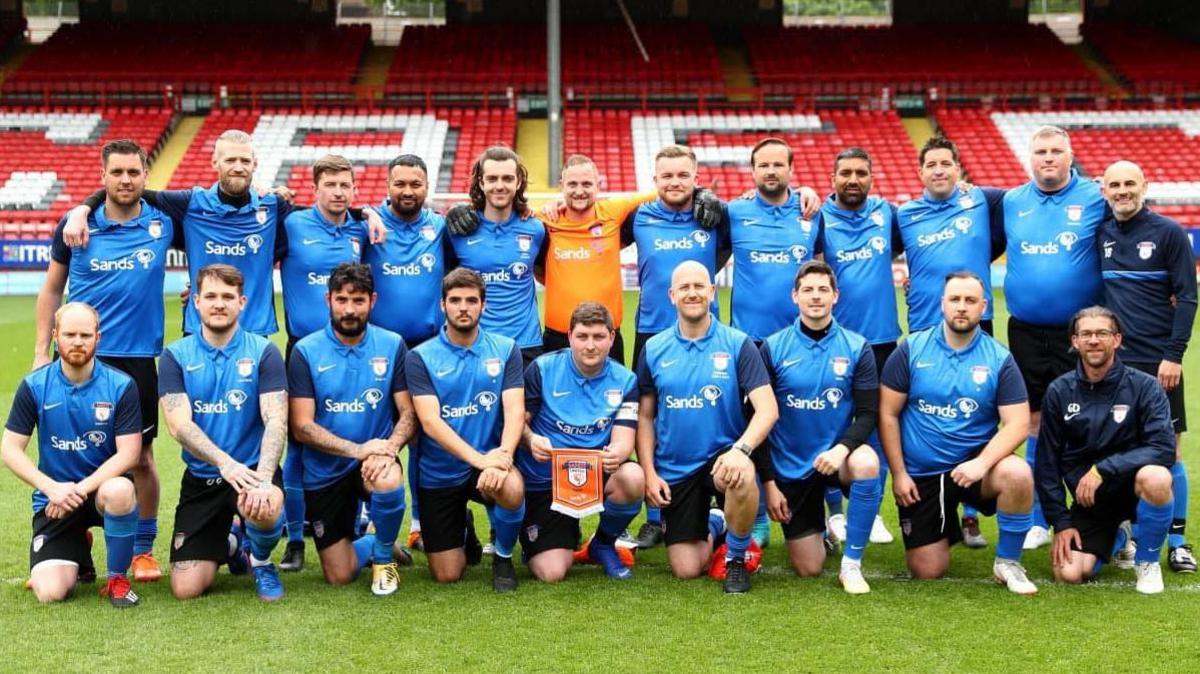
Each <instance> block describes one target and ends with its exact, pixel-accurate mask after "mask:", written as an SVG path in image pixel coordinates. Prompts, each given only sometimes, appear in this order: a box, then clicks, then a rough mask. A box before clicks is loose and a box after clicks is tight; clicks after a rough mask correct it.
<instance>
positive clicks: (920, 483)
mask: <svg viewBox="0 0 1200 674" xmlns="http://www.w3.org/2000/svg"><path fill="white" fill-rule="evenodd" d="M913 481H914V482H916V483H917V491H918V492H919V493H920V494H921V500H920V501H917V502H916V503H915V504H913V505H911V506H898V510H899V515H900V533H901V534H903V535H904V549H906V550H912V549H913V548H919V547H921V546H924V545H929V544H930V543H937V542H938V541H941V540H946V539H948V540H949V541H950V545H954V544H955V543H958V542H959V541H961V540H962V525H961V524H960V523H959V521H958V505H959V504H960V503H966V504H967V505H970V506H972V507H974V508H975V509H976V510H978V511H979V512H981V513H983V514H984V515H988V516H991V515H994V514H996V499H994V498H991V499H985V498H983V480H980V481H978V482H976V483H975V484H973V485H971V486H970V487H967V488H966V489H963V488H962V487H960V486H958V485H957V484H955V482H954V480H953V479H951V478H950V472H949V471H947V472H945V473H938V474H937V475H926V476H924V477H914V478H913Z"/></svg>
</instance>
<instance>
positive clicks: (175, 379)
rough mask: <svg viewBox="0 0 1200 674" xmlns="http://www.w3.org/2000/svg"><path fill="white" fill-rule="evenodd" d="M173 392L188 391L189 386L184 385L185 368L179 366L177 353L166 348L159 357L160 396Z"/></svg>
mask: <svg viewBox="0 0 1200 674" xmlns="http://www.w3.org/2000/svg"><path fill="white" fill-rule="evenodd" d="M172 393H187V387H185V386H184V385H183V368H181V367H179V361H177V360H175V354H173V353H171V350H170V349H165V350H164V351H163V353H162V357H160V358H159V359H158V397H159V398H161V397H163V396H165V395H170V394H172Z"/></svg>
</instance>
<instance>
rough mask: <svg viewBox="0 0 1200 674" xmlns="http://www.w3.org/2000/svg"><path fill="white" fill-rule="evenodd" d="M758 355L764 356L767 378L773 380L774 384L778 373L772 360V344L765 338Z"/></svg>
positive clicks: (772, 384) (772, 383)
mask: <svg viewBox="0 0 1200 674" xmlns="http://www.w3.org/2000/svg"><path fill="white" fill-rule="evenodd" d="M758 355H759V356H760V357H761V358H762V362H763V367H764V368H765V369H766V370H767V379H768V380H769V381H770V382H771V386H774V385H775V382H776V380H777V378H778V373H777V372H776V371H775V363H773V362H772V358H771V345H770V344H768V343H767V341H766V340H765V339H764V340H763V343H762V346H760V347H758Z"/></svg>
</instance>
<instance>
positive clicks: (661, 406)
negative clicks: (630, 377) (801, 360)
mask: <svg viewBox="0 0 1200 674" xmlns="http://www.w3.org/2000/svg"><path fill="white" fill-rule="evenodd" d="M715 292H716V289H715V288H714V287H713V283H712V278H711V277H710V276H709V273H708V268H707V267H706V266H705V265H704V264H702V263H700V262H696V261H694V260H689V261H686V262H683V263H680V264H679V265H678V266H677V267H675V270H674V271H673V272H672V274H671V286H670V288H669V290H668V293H667V294H668V297H669V299H670V301H671V304H672V305H674V307H675V313H676V321H675V325H674V326H673V327H670V328H668V329H666V330H664V331H662V332H660V333H658V334H657V335H655V336H653V337H651V338H650V339H649V340H647V342H646V347H645V349H644V350H643V351H642V352H641V354H640V357H639V358H638V363H637V375H638V389H639V391H640V393H641V399H640V403H639V408H638V431H637V453H638V462H639V463H640V464H641V465H642V469H643V470H644V471H645V473H646V500H647V501H649V503H650V505H652V506H654V507H656V508H662V514H663V522H664V524H665V525H666V544H667V562H668V563H669V564H670V566H671V573H672V574H674V575H675V576H676V577H677V578H697V577H699V576H700V575H702V574H703V573H704V571H705V568H706V567H708V566H709V564H710V557H712V560H711V562H712V563H713V564H715V565H716V567H717V568H718V569H719V568H720V567H722V566H723V567H724V570H725V573H724V574H723V575H724V582H725V592H728V593H744V592H748V591H749V590H750V575H749V571H748V570H747V568H746V560H745V553H746V550H747V548H748V546H749V544H750V530H751V528H752V527H753V525H754V515H755V512H756V511H757V509H758V498H759V491H758V482H757V480H756V479H755V472H754V464H753V462H752V461H751V459H750V455H751V454H752V453H753V452H754V449H755V448H756V447H758V445H759V444H760V443H762V441H763V440H764V439H765V438H766V437H767V433H769V432H770V430H771V427H772V426H773V425H774V424H775V420H776V419H778V418H779V408H778V406H777V404H776V402H775V395H774V393H773V392H772V390H771V385H770V379H769V377H768V376H767V372H766V368H765V367H763V362H762V357H761V356H760V355H759V352H758V349H756V348H755V347H754V342H753V340H751V339H750V338H749V337H748V336H747V335H746V334H745V333H744V332H741V331H739V330H736V329H734V328H731V327H728V326H726V325H723V324H722V323H720V322H718V321H717V320H716V319H715V318H714V317H713V315H712V312H711V311H710V310H709V307H710V305H711V303H712V300H713V296H714V294H715ZM747 397H748V398H749V400H750V404H751V406H752V407H753V408H754V414H753V416H751V417H750V419H748V420H747V419H746V417H745V414H744V407H743V400H745V399H746V398H747ZM722 494H723V495H724V511H723V512H722V511H720V510H716V509H713V510H712V511H710V510H709V505H710V503H711V501H712V499H713V498H714V497H717V496H719V495H722ZM722 534H726V535H725V541H726V547H727V552H726V554H724V555H715V556H714V555H712V550H713V547H714V545H715V540H714V539H716V538H719V537H720V536H721V535H722ZM717 575H721V574H720V573H719V572H718V573H717Z"/></svg>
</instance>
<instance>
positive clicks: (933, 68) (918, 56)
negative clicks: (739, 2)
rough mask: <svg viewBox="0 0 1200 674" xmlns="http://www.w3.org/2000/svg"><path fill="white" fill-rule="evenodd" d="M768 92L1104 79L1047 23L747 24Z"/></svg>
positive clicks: (1045, 89) (1083, 89)
mask: <svg viewBox="0 0 1200 674" xmlns="http://www.w3.org/2000/svg"><path fill="white" fill-rule="evenodd" d="M743 39H744V41H745V43H746V45H747V48H748V51H749V54H750V60H751V63H752V65H753V67H754V72H755V75H756V77H757V79H758V83H759V84H760V85H762V86H763V87H764V88H765V89H767V90H768V91H771V92H778V93H798V94H805V95H841V96H854V95H862V94H868V93H878V91H879V90H880V89H881V88H882V87H890V88H892V91H893V92H895V93H906V92H912V93H918V92H925V91H928V90H929V89H931V88H934V87H936V88H938V90H939V93H940V94H942V95H954V94H997V95H1004V94H1013V93H1021V94H1038V93H1056V94H1067V93H1098V92H1099V91H1100V88H1101V87H1100V82H1099V81H1098V80H1097V79H1096V78H1095V77H1094V76H1093V75H1092V74H1091V73H1090V72H1089V71H1088V69H1087V67H1086V66H1085V65H1084V64H1083V62H1082V61H1081V60H1080V59H1079V57H1078V56H1076V55H1075V54H1074V53H1073V52H1072V51H1071V50H1070V49H1069V48H1068V47H1067V46H1066V45H1064V44H1063V43H1062V42H1060V41H1059V40H1058V39H1057V38H1056V37H1055V36H1054V34H1053V33H1052V32H1051V31H1050V29H1049V28H1047V27H1046V26H1044V25H943V26H934V27H931V26H922V25H903V26H890V27H882V28H881V27H849V28H846V27H820V28H807V27H806V28H782V27H780V28H763V27H760V26H756V27H753V28H747V29H746V30H745V32H744V34H743Z"/></svg>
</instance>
